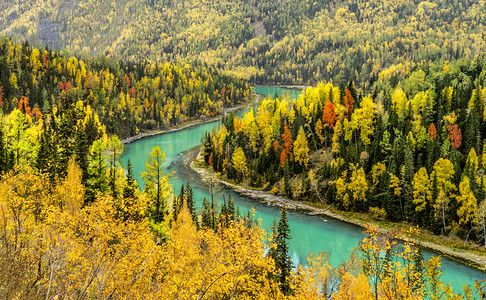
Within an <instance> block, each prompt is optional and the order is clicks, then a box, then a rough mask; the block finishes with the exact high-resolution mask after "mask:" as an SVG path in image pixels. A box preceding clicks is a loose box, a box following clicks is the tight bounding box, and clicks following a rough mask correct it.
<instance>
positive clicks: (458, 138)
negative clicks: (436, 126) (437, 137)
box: [447, 124, 462, 150]
mask: <svg viewBox="0 0 486 300" xmlns="http://www.w3.org/2000/svg"><path fill="white" fill-rule="evenodd" d="M447 130H448V131H449V136H448V138H449V140H451V145H452V147H454V149H456V150H457V149H459V147H460V146H461V142H462V135H461V129H459V127H458V126H457V124H454V125H447Z"/></svg>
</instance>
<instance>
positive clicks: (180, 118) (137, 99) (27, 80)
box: [0, 38, 251, 138]
mask: <svg viewBox="0 0 486 300" xmlns="http://www.w3.org/2000/svg"><path fill="white" fill-rule="evenodd" d="M250 93H251V88H250V86H249V84H248V83H246V82H245V81H242V80H238V79H235V78H231V77H228V76H226V75H222V74H219V73H218V72H217V71H216V70H214V68H210V67H209V68H207V67H205V66H203V65H201V64H198V65H196V64H193V65H190V64H177V63H167V62H164V63H154V62H141V63H130V62H128V63H126V62H124V61H122V60H117V59H107V58H106V57H94V58H88V59H87V60H80V59H78V58H76V57H74V56H69V55H66V54H64V53H62V52H56V51H52V50H50V49H44V48H36V47H31V46H29V44H28V43H24V44H23V45H21V44H18V43H15V42H12V41H10V40H9V39H7V38H3V39H0V110H3V112H4V113H9V112H11V111H12V110H13V109H15V108H17V107H18V108H19V109H20V105H21V104H19V103H22V102H25V101H27V102H26V103H27V106H29V107H30V108H32V111H33V112H34V111H36V112H40V113H42V114H47V113H49V112H51V111H52V110H61V109H63V108H71V107H72V106H76V105H78V106H79V104H78V101H83V102H85V103H86V104H88V105H90V106H91V108H92V109H93V110H94V111H95V112H96V113H97V115H98V116H99V117H100V121H101V123H103V124H104V125H106V129H107V131H108V132H109V133H115V134H117V135H118V136H120V137H121V138H124V137H127V136H133V135H136V134H138V133H139V132H140V131H144V130H152V129H166V128H169V127H174V126H178V125H180V124H181V123H185V122H188V121H194V120H204V119H207V118H212V117H215V116H217V115H220V114H221V113H222V112H223V108H225V107H233V106H235V105H238V104H240V103H244V102H246V101H248V99H249V96H250ZM30 108H29V109H30Z"/></svg>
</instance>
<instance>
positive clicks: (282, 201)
mask: <svg viewBox="0 0 486 300" xmlns="http://www.w3.org/2000/svg"><path fill="white" fill-rule="evenodd" d="M201 159H202V156H201V155H200V153H197V155H196V154H193V155H192V156H191V155H189V156H188V160H187V161H186V162H185V163H186V164H187V165H188V166H189V167H190V168H191V169H192V170H193V171H194V172H196V173H198V174H199V175H200V177H201V179H202V180H203V181H209V180H213V182H215V183H219V184H223V185H225V186H227V187H228V188H230V189H232V190H233V191H235V192H236V193H238V194H240V195H242V196H245V197H247V198H250V199H253V200H255V201H259V202H262V203H265V204H267V205H270V206H274V207H283V206H285V207H286V208H287V209H289V210H293V211H296V212H299V213H303V214H308V215H315V216H323V217H330V218H334V219H337V220H340V221H342V222H346V223H350V224H354V225H357V226H359V227H362V228H364V227H365V225H366V224H365V223H364V222H362V221H360V220H356V219H350V218H347V217H345V216H343V215H340V214H337V213H334V212H331V211H329V210H327V209H321V208H317V207H314V206H311V205H308V204H306V203H302V202H298V201H295V200H291V199H288V198H286V197H283V196H279V195H274V194H271V193H269V192H266V191H261V190H254V189H249V188H245V187H242V186H240V185H235V184H232V183H230V182H227V181H225V180H222V179H221V178H219V177H218V176H216V174H215V173H214V172H213V170H210V169H208V168H201V167H197V166H196V165H195V162H196V161H198V160H199V161H200V160H201ZM380 231H382V232H386V231H387V230H386V229H383V228H380ZM410 240H412V241H413V242H414V243H415V244H417V245H420V246H422V247H424V248H427V249H429V250H432V251H434V252H437V253H438V254H440V255H444V256H447V257H448V258H450V259H452V260H455V261H458V262H460V263H463V264H465V265H467V266H470V267H473V268H475V269H478V270H481V271H483V272H486V256H483V255H477V254H475V253H470V252H464V251H456V250H453V249H450V248H447V247H445V246H441V245H438V244H434V243H431V242H427V241H422V240H417V239H414V238H411V239H410Z"/></svg>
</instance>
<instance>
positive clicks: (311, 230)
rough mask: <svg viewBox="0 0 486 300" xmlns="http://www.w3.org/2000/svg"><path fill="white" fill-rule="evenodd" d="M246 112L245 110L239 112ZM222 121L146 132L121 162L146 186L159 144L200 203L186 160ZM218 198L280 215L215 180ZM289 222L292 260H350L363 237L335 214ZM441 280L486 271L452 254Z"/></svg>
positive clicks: (457, 284) (457, 283) (457, 281)
mask: <svg viewBox="0 0 486 300" xmlns="http://www.w3.org/2000/svg"><path fill="white" fill-rule="evenodd" d="M255 90H256V92H258V93H262V94H264V95H271V96H273V95H275V94H277V95H279V96H280V95H281V93H282V92H284V91H288V90H287V89H284V88H273V87H256V88H255ZM299 93H300V91H297V90H290V96H291V97H296V96H298V94H299ZM238 114H240V115H241V114H242V112H238ZM218 124H219V121H215V122H211V123H206V124H202V125H199V126H195V127H191V128H189V129H185V130H181V131H176V132H171V133H167V134H162V135H157V136H152V137H148V138H145V139H141V140H138V141H136V142H133V143H130V144H127V145H126V152H125V154H124V156H123V158H122V162H123V165H124V166H126V162H127V160H128V159H130V161H131V163H132V165H133V170H134V174H136V175H135V176H136V179H137V180H138V182H139V185H140V187H141V188H142V186H143V184H142V180H141V177H140V172H141V171H143V170H144V168H145V161H146V158H147V156H148V155H149V153H150V151H151V150H152V148H153V147H154V146H156V145H159V146H160V147H161V149H162V151H164V152H165V153H166V162H165V171H166V172H173V178H172V180H171V182H172V184H173V187H174V191H176V192H178V191H179V190H180V187H181V184H186V183H187V182H189V183H190V184H191V186H192V187H193V189H194V195H195V199H196V204H197V206H198V207H200V206H201V203H202V199H203V197H207V198H210V194H209V186H208V185H207V184H206V183H204V182H203V181H201V180H200V178H199V175H198V174H197V173H195V172H193V171H192V170H190V168H187V166H185V165H184V163H183V161H184V159H185V157H186V155H188V152H187V151H188V150H190V149H192V148H194V147H196V146H198V145H200V144H201V138H202V137H203V135H204V133H205V132H206V131H210V130H211V129H214V128H215V127H216V126H217V125H218ZM214 192H215V193H214V195H215V198H216V199H218V200H219V203H222V201H223V196H222V195H223V194H225V196H226V197H228V196H229V195H231V196H232V197H233V199H234V200H235V204H236V205H237V206H239V207H240V210H241V212H242V213H246V212H247V211H248V210H250V209H252V208H253V209H254V210H255V218H256V219H259V220H260V221H261V225H262V226H263V228H265V231H266V232H269V228H270V226H271V225H273V221H274V219H278V218H279V216H280V210H279V209H278V208H275V207H269V206H266V205H264V204H261V203H259V202H256V201H254V200H251V199H248V198H245V197H242V196H240V195H238V194H236V193H234V192H233V191H231V190H229V189H227V188H226V187H224V186H219V185H216V186H215V188H214ZM288 217H289V225H290V230H291V236H292V239H291V240H290V242H289V250H290V255H291V258H292V261H293V263H294V264H303V265H305V264H306V258H307V256H308V255H309V253H310V252H320V251H326V252H330V253H331V264H332V265H333V266H337V265H339V264H340V263H341V262H343V261H345V260H347V259H348V258H349V256H350V254H351V252H352V251H353V250H354V249H355V248H356V246H357V245H358V243H359V241H360V240H361V239H362V237H363V234H362V230H363V229H362V228H361V227H358V226H355V225H351V224H348V223H345V222H341V221H338V220H335V219H332V218H323V217H320V216H309V215H305V214H301V213H296V212H289V213H288ZM432 255H437V254H435V253H433V252H431V251H428V250H424V257H425V258H430V257H431V256H432ZM442 268H443V273H444V274H443V277H442V279H443V281H445V282H451V284H452V285H453V286H454V288H455V290H456V291H461V290H462V284H463V283H466V284H473V283H474V282H475V281H476V280H484V279H485V278H486V273H484V272H482V271H479V270H476V269H474V268H471V267H468V266H466V265H463V264H461V263H457V262H455V261H452V260H450V259H448V258H443V259H442Z"/></svg>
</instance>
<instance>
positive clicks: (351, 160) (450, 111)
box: [203, 56, 486, 245]
mask: <svg viewBox="0 0 486 300" xmlns="http://www.w3.org/2000/svg"><path fill="white" fill-rule="evenodd" d="M485 63H486V62H485V61H484V59H483V56H478V57H477V58H476V59H475V60H461V61H459V62H457V63H455V64H452V63H451V64H449V63H444V64H443V65H440V66H437V65H434V64H424V65H423V66H422V67H421V68H419V69H417V70H415V71H414V72H413V73H412V74H410V75H409V76H403V74H402V73H388V72H385V71H384V72H382V73H381V74H380V78H381V79H380V80H379V82H377V84H376V85H375V87H374V90H373V93H371V94H370V95H368V94H365V93H361V92H360V90H359V89H356V88H355V86H354V84H353V83H352V82H350V83H349V84H348V85H347V86H334V85H333V84H331V83H327V84H324V83H321V84H318V85H317V86H316V87H315V88H307V89H306V90H305V91H304V92H303V93H302V95H301V96H300V97H299V98H298V99H295V100H290V99H289V98H288V97H283V98H282V99H278V98H275V99H272V98H268V99H266V100H264V101H263V102H262V103H261V105H260V107H259V108H258V111H256V112H254V111H250V112H248V113H247V114H246V115H245V116H244V117H243V118H242V119H238V118H233V117H232V116H230V117H228V118H226V119H224V121H223V124H222V125H221V126H220V128H219V129H218V130H216V131H214V132H212V133H211V134H207V135H206V136H205V138H204V149H203V151H204V158H205V160H206V162H207V163H208V164H210V165H212V167H213V169H214V170H215V171H217V172H220V173H221V174H223V175H224V176H226V177H227V178H229V179H232V180H235V181H237V182H243V183H245V184H247V185H251V186H254V187H263V189H266V190H268V191H271V192H274V193H282V194H285V195H287V196H289V197H291V198H293V199H295V200H300V201H308V202H314V203H317V204H322V205H332V206H334V207H335V208H336V209H339V210H345V211H358V212H370V213H371V214H372V215H373V216H374V217H375V218H376V219H388V220H392V221H400V222H408V223H410V224H414V225H415V224H416V225H419V226H421V227H422V228H424V229H428V230H430V231H431V232H433V233H435V234H444V235H449V234H455V235H457V236H459V237H462V238H463V239H465V240H468V239H469V240H474V241H476V242H479V243H482V244H483V245H486V244H485V242H486V236H485V232H484V228H485V226H484V225H485V220H486V199H485V196H486V194H485V181H484V179H483V173H484V169H485V166H486V142H485V140H486V123H485V116H486V110H485V107H486V106H485V101H486V90H484V89H483V86H484V83H485V79H486V77H485V75H486V71H485V70H486V65H485Z"/></svg>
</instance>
